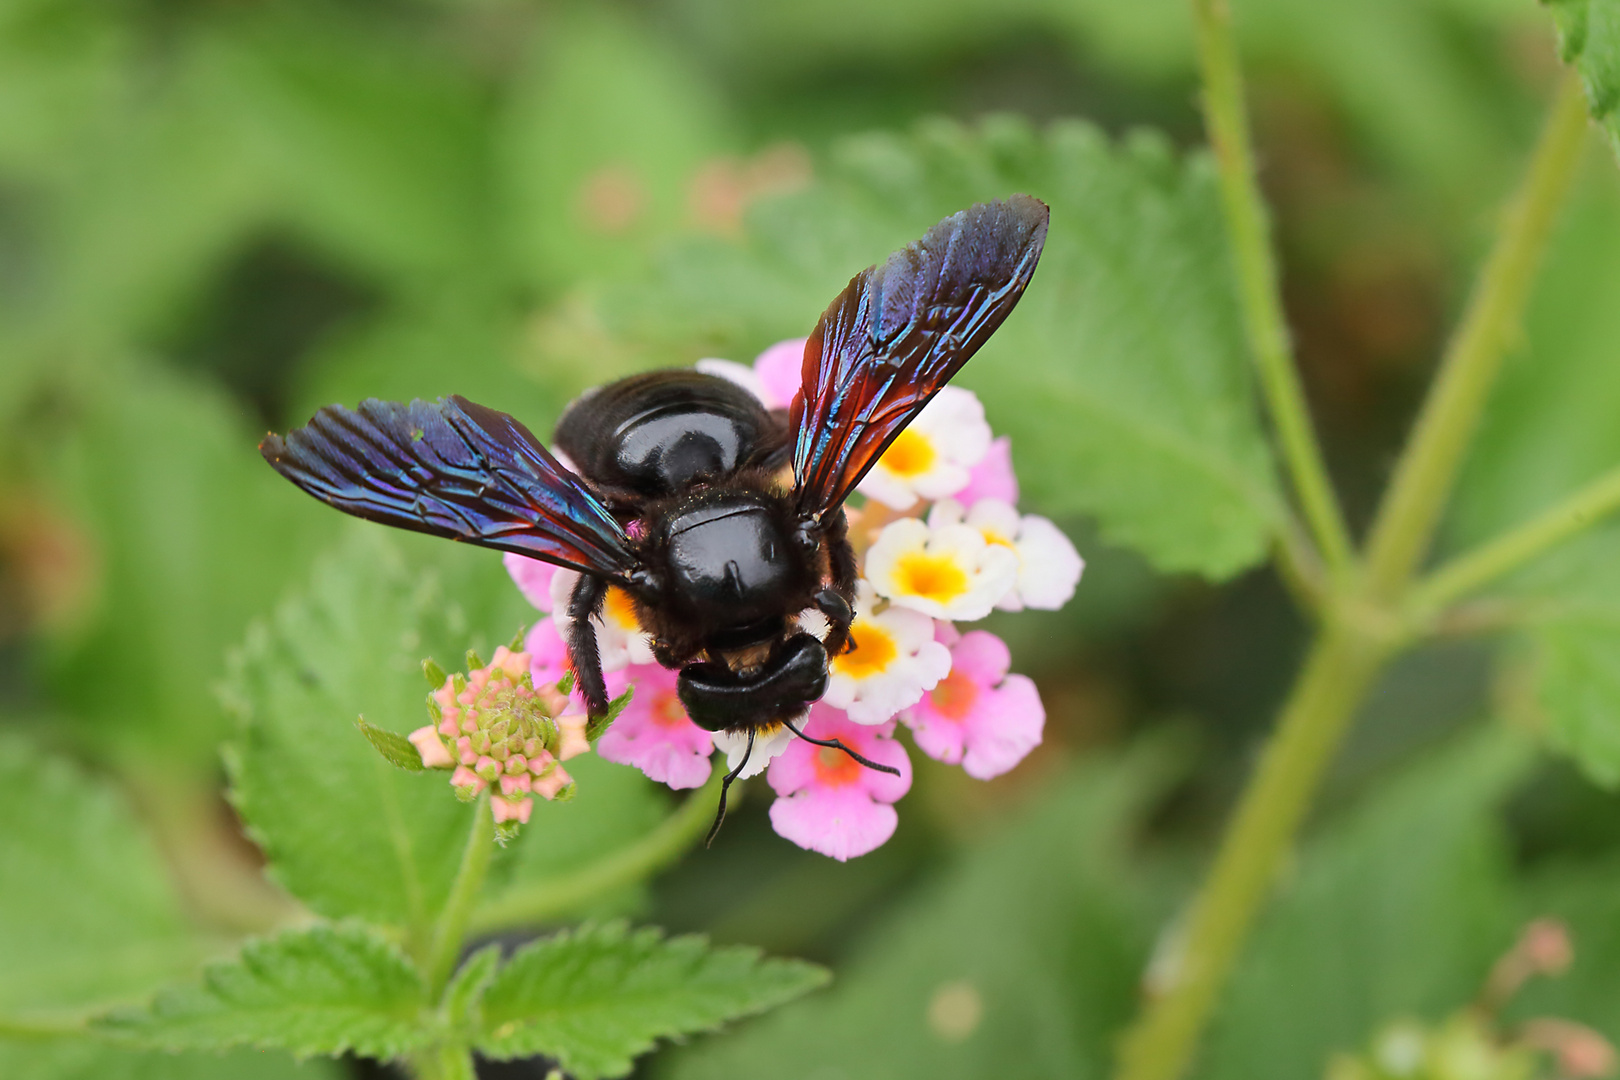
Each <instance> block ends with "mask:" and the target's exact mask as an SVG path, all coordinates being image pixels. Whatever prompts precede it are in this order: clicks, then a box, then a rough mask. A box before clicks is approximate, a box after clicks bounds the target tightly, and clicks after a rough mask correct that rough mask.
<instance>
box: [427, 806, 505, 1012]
mask: <svg viewBox="0 0 1620 1080" xmlns="http://www.w3.org/2000/svg"><path fill="white" fill-rule="evenodd" d="M489 800H490V794H489V792H487V791H486V792H485V793H484V794H483V795H481V796H479V798H478V802H477V804H476V805H474V807H473V820H472V827H471V828H470V829H469V830H468V831H467V846H466V847H464V848H463V849H462V851H461V866H460V868H459V869H457V870H456V880H455V881H454V883H452V884H451V886H450V896H449V898H448V899H446V900H445V903H444V910H443V911H441V912H440V913H439V918H438V920H437V921H436V922H435V923H434V924H433V944H432V946H431V949H430V951H429V953H428V961H427V968H426V971H425V972H424V974H425V975H426V977H427V983H428V994H429V1000H430V1001H437V1000H438V999H439V995H440V994H442V993H443V992H444V987H445V984H446V983H447V982H449V981H450V973H451V972H452V971H454V970H455V966H456V958H457V957H458V956H460V955H461V943H462V942H463V941H464V940H466V937H467V923H468V919H469V918H470V917H471V915H472V910H473V905H474V904H475V903H476V902H477V900H478V892H479V890H480V889H482V888H483V887H484V875H485V874H486V873H488V872H489V859H490V855H491V854H493V852H494V850H495V819H494V815H493V814H492V813H491V811H490V806H489Z"/></svg>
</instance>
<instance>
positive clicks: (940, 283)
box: [792, 195, 1048, 517]
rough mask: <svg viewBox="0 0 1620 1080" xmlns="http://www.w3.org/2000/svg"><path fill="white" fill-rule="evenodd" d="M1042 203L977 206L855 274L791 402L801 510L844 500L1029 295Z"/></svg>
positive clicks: (809, 346) (809, 354) (815, 511)
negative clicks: (881, 263)
mask: <svg viewBox="0 0 1620 1080" xmlns="http://www.w3.org/2000/svg"><path fill="white" fill-rule="evenodd" d="M1047 217H1048V211H1047V209H1046V204H1045V203H1043V202H1041V201H1040V200H1039V199H1032V198H1030V197H1029V196H1028V195H1014V196H1012V197H1011V198H1009V199H1007V200H1006V201H1004V202H991V203H975V204H974V205H973V206H970V207H968V208H967V209H966V210H963V211H960V212H959V213H955V214H952V215H951V216H950V217H948V218H946V219H945V220H944V221H941V222H940V223H939V224H938V225H935V226H934V227H933V228H932V229H929V230H928V232H927V233H925V234H924V235H923V238H922V239H921V240H918V241H917V242H916V243H914V244H910V245H908V246H907V247H905V248H902V249H901V250H899V251H897V252H895V253H894V254H893V255H891V256H889V259H888V261H887V262H885V263H884V264H883V265H881V266H873V267H869V268H868V269H866V270H863V271H861V272H860V273H859V274H856V275H855V277H854V278H853V279H852V280H851V281H850V283H849V285H848V287H847V288H845V289H844V291H843V292H842V293H840V294H839V296H838V299H836V300H834V301H833V302H832V306H831V307H829V308H828V309H827V311H826V314H824V315H822V317H821V321H820V322H819V323H817V324H816V330H815V333H813V334H811V335H810V340H809V341H808V342H807V343H806V344H805V347H804V368H803V379H804V384H803V387H802V388H801V390H800V392H799V395H798V397H796V398H794V399H793V411H792V422H793V429H794V431H795V433H796V440H797V441H796V443H795V445H794V450H793V475H794V478H795V481H796V485H797V490H798V511H799V513H800V515H801V516H804V517H816V516H818V515H820V514H821V513H822V512H824V511H826V510H828V509H831V508H832V507H835V506H838V505H839V504H841V503H842V502H843V501H844V499H845V498H846V497H847V496H848V495H849V493H850V492H851V491H853V490H854V489H855V485H856V484H859V483H860V482H861V477H863V476H865V475H866V472H867V470H868V469H870V468H871V467H872V466H873V465H874V464H875V463H876V462H877V459H878V457H879V456H880V455H881V454H882V453H883V451H884V450H885V449H886V448H887V447H888V445H889V444H890V443H891V442H893V441H894V438H895V436H897V435H899V434H900V432H901V431H903V430H904V429H905V426H906V425H907V424H909V423H911V421H912V420H913V419H914V418H915V417H916V415H917V414H918V413H919V412H921V411H922V407H923V406H924V405H926V404H928V401H929V399H930V398H932V397H933V396H934V395H935V394H936V393H938V392H939V390H940V388H941V387H943V386H944V385H945V384H946V383H947V382H949V381H950V380H951V377H952V376H953V375H955V374H956V373H957V371H958V370H960V369H961V367H962V365H963V364H965V363H967V362H968V359H969V358H970V357H972V355H973V354H974V353H975V352H977V351H978V350H979V346H981V345H983V344H984V343H985V341H986V340H987V339H988V338H989V337H990V335H991V334H993V333H994V332H995V330H996V327H998V326H1000V325H1001V323H1002V321H1003V320H1004V319H1006V317H1007V315H1008V313H1009V312H1011V311H1012V309H1013V305H1015V304H1017V303H1018V298H1019V297H1020V296H1022V295H1023V294H1024V286H1026V285H1028V284H1029V279H1030V276H1031V275H1032V274H1033V273H1034V272H1035V264H1036V262H1038V261H1039V260H1040V257H1041V248H1042V246H1043V245H1044V244H1045V243H1046V224H1047Z"/></svg>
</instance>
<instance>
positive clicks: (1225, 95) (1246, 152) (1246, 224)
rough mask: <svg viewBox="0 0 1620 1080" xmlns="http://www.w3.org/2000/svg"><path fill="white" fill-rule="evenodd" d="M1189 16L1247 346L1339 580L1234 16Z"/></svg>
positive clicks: (1218, 1) (1334, 527)
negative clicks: (1280, 285) (1259, 175)
mask: <svg viewBox="0 0 1620 1080" xmlns="http://www.w3.org/2000/svg"><path fill="white" fill-rule="evenodd" d="M1193 13H1194V17H1195V20H1196V23H1197V34H1198V63H1199V70H1200V71H1201V72H1202V74H1203V82H1204V92H1203V103H1204V124H1205V127H1206V128H1207V129H1208V133H1209V142H1210V146H1211V147H1212V148H1213V149H1214V151H1215V163H1216V168H1217V169H1218V171H1219V173H1220V182H1221V201H1222V206H1223V209H1224V210H1225V216H1226V229H1227V234H1228V240H1229V242H1230V243H1231V247H1232V260H1233V265H1234V269H1235V270H1236V273H1237V285H1238V299H1239V302H1240V303H1241V305H1242V309H1243V324H1244V328H1245V329H1246V331H1247V333H1248V338H1249V350H1250V352H1251V353H1252V354H1253V356H1254V363H1255V366H1256V367H1257V368H1258V370H1259V375H1260V387H1261V390H1262V392H1263V395H1264V397H1265V402H1266V408H1267V411H1268V412H1269V414H1270V416H1271V422H1272V425H1273V426H1274V427H1275V428H1276V431H1277V440H1278V442H1279V444H1280V445H1281V448H1282V454H1283V460H1284V461H1285V462H1286V464H1287V467H1288V473H1289V476H1290V477H1291V478H1292V480H1293V485H1294V492H1295V494H1296V495H1297V496H1298V498H1299V504H1300V508H1301V509H1302V510H1303V511H1304V513H1305V521H1306V523H1307V524H1308V525H1309V527H1310V532H1311V536H1312V537H1313V538H1314V539H1315V541H1316V545H1317V547H1318V548H1320V550H1321V557H1322V561H1323V562H1324V563H1325V564H1326V566H1327V569H1328V574H1329V576H1330V577H1332V578H1335V579H1343V578H1344V577H1345V576H1346V575H1347V572H1348V570H1349V568H1350V565H1351V547H1350V534H1349V531H1348V530H1347V529H1346V528H1345V526H1344V515H1343V514H1342V513H1341V511H1340V510H1339V503H1338V500H1337V499H1336V498H1335V497H1334V494H1333V485H1332V484H1331V483H1330V482H1329V481H1328V475H1327V468H1326V466H1324V465H1323V463H1322V451H1321V448H1320V447H1318V446H1317V443H1316V435H1315V433H1314V431H1313V429H1312V427H1311V418H1310V410H1309V409H1308V408H1307V407H1306V404H1305V394H1304V391H1303V390H1302V389H1301V388H1300V383H1299V376H1298V374H1297V373H1296V370H1295V367H1294V361H1293V355H1292V353H1293V348H1292V345H1291V343H1290V338H1289V334H1288V323H1287V321H1286V320H1285V319H1284V317H1283V310H1282V300H1281V298H1280V296H1279V294H1278V290H1277V264H1276V260H1275V258H1274V257H1273V255H1272V250H1271V229H1270V224H1269V221H1268V219H1267V216H1266V207H1265V201H1264V200H1263V199H1262V198H1261V196H1260V188H1259V184H1258V183H1257V181H1256V179H1255V166H1254V150H1253V147H1252V146H1251V144H1250V141H1249V120H1248V114H1247V113H1246V112H1245V110H1244V107H1243V74H1242V69H1241V68H1240V67H1239V66H1238V56H1237V46H1236V45H1235V44H1234V43H1233V39H1232V20H1231V14H1230V12H1229V11H1228V9H1227V5H1226V2H1225V0H1193Z"/></svg>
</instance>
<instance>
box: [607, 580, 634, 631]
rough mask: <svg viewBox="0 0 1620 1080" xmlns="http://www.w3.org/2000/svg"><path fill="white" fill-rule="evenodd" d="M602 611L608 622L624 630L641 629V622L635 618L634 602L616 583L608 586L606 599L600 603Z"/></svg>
mask: <svg viewBox="0 0 1620 1080" xmlns="http://www.w3.org/2000/svg"><path fill="white" fill-rule="evenodd" d="M602 612H603V614H604V615H605V616H606V618H607V620H608V621H609V622H612V623H615V624H617V625H618V626H620V627H622V628H623V629H625V630H640V629H641V623H640V622H638V621H637V620H636V602H635V601H634V600H632V599H631V598H630V594H629V593H627V592H625V591H624V590H623V589H621V588H619V587H618V586H617V585H611V586H609V587H608V594H607V600H606V602H604V603H603V605H602Z"/></svg>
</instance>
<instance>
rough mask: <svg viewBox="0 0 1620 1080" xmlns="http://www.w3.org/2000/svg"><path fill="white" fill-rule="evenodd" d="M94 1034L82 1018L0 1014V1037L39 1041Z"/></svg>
mask: <svg viewBox="0 0 1620 1080" xmlns="http://www.w3.org/2000/svg"><path fill="white" fill-rule="evenodd" d="M94 1035H95V1032H93V1031H92V1030H91V1029H90V1027H89V1026H88V1025H87V1024H86V1023H85V1022H84V1020H83V1018H77V1019H67V1020H19V1019H16V1018H13V1017H6V1016H0V1039H15V1040H17V1041H18V1042H41V1041H44V1040H48V1039H82V1038H86V1037H92V1036H94Z"/></svg>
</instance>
